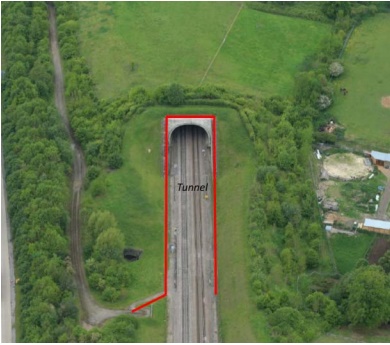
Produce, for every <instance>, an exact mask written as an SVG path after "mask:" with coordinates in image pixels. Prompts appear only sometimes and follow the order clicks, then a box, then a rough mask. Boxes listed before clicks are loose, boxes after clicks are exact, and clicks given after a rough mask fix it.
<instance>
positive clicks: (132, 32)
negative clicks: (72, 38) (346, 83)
mask: <svg viewBox="0 0 390 345" xmlns="http://www.w3.org/2000/svg"><path fill="white" fill-rule="evenodd" d="M79 6H80V16H81V20H80V25H81V30H80V31H81V33H80V41H81V51H82V54H83V56H84V57H85V58H86V59H87V61H88V64H89V66H90V68H91V71H92V75H93V78H94V80H95V82H96V84H97V85H96V87H97V91H98V93H99V96H100V97H103V98H109V97H115V96H117V95H118V94H127V92H128V91H129V89H130V88H131V87H134V86H140V85H141V86H144V87H146V88H150V89H152V88H155V87H156V86H159V85H161V84H169V83H172V82H178V83H181V84H183V85H192V86H196V85H199V83H200V81H201V80H202V78H203V76H204V74H205V72H206V70H207V69H208V66H209V65H210V62H211V61H212V60H213V57H214V56H215V54H216V52H217V50H218V48H219V47H220V45H221V43H222V42H223V39H224V37H225V34H226V33H227V31H228V29H229V27H230V26H231V25H232V23H233V19H234V18H235V16H236V14H237V12H238V11H239V8H240V4H238V3H234V2H228V3H226V2H186V3H182V2H169V3H159V2H152V3H148V2H110V3H107V2H98V3H93V2H81V3H79ZM329 32H330V26H328V25H326V24H322V23H318V22H314V21H309V20H304V19H299V18H290V17H285V16H278V15H273V14H267V13H263V12H259V11H255V10H252V9H249V8H246V7H245V5H244V8H243V9H242V11H241V12H240V14H239V15H238V17H237V20H236V21H235V22H234V25H233V26H232V29H231V31H230V33H229V35H228V36H227V38H226V41H225V43H224V44H223V46H222V48H221V50H220V52H219V54H218V55H217V57H216V59H215V61H214V63H213V65H212V66H211V68H210V70H209V73H208V75H207V77H206V78H205V82H206V83H212V84H218V85H224V86H226V87H229V88H231V89H234V90H238V91H241V92H248V93H254V92H261V93H263V94H275V93H279V94H288V92H289V91H290V90H291V88H292V84H293V76H294V74H295V73H296V71H297V68H298V67H299V65H300V64H301V63H302V62H303V60H304V58H305V57H306V56H307V55H310V54H311V53H312V52H314V51H315V50H316V48H317V46H318V44H319V41H320V40H321V39H322V38H323V37H325V36H326V35H328V34H329Z"/></svg>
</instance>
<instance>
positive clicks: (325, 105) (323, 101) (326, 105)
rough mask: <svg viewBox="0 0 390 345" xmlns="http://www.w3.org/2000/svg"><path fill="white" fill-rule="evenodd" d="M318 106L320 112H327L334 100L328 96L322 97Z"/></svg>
mask: <svg viewBox="0 0 390 345" xmlns="http://www.w3.org/2000/svg"><path fill="white" fill-rule="evenodd" d="M317 104H318V108H319V109H320V110H325V109H327V108H329V107H330V105H331V104H332V100H331V99H330V98H329V97H328V96H326V95H320V97H319V98H318V101H317Z"/></svg>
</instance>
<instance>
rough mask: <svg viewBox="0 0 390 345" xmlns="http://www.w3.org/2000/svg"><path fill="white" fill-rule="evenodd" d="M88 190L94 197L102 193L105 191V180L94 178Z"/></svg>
mask: <svg viewBox="0 0 390 345" xmlns="http://www.w3.org/2000/svg"><path fill="white" fill-rule="evenodd" d="M90 190H91V195H92V197H94V198H96V197H98V196H101V195H103V194H104V193H105V192H106V185H105V181H104V180H103V179H101V178H100V179H96V180H95V181H93V182H92V183H91V187H90Z"/></svg>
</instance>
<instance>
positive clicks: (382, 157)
mask: <svg viewBox="0 0 390 345" xmlns="http://www.w3.org/2000/svg"><path fill="white" fill-rule="evenodd" d="M370 155H371V159H372V161H373V163H374V164H376V165H380V166H383V167H385V168H390V153H385V152H379V151H371V153H370Z"/></svg>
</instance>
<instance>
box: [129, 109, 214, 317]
mask: <svg viewBox="0 0 390 345" xmlns="http://www.w3.org/2000/svg"><path fill="white" fill-rule="evenodd" d="M188 118H193V119H211V120H212V133H213V139H212V144H213V213H214V226H213V228H214V294H215V295H217V294H218V255H217V248H218V245H217V146H216V145H217V139H216V132H217V131H216V117H215V115H167V116H165V148H164V152H165V161H164V248H165V250H164V292H163V293H162V294H161V295H160V296H158V297H156V298H153V299H152V300H150V301H148V302H146V303H144V304H141V305H140V306H138V307H136V308H134V309H132V310H131V312H132V313H135V312H137V311H138V310H140V309H142V308H145V307H147V306H148V305H150V304H152V303H154V302H157V301H158V300H160V299H162V298H165V297H166V296H167V295H168V212H169V209H168V185H169V181H168V179H169V176H168V162H169V159H168V155H169V131H168V122H169V119H188Z"/></svg>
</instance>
